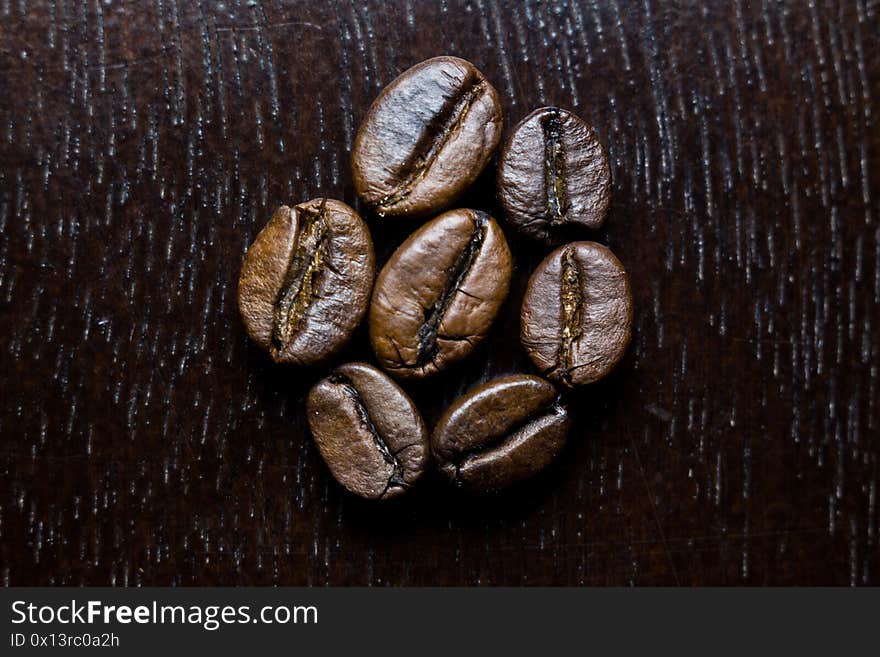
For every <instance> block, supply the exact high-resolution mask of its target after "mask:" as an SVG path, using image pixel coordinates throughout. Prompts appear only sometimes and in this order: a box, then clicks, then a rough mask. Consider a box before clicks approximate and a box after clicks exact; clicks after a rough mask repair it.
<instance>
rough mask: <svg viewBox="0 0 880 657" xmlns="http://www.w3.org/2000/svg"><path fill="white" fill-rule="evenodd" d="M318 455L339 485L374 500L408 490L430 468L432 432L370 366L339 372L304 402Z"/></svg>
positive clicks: (404, 398)
mask: <svg viewBox="0 0 880 657" xmlns="http://www.w3.org/2000/svg"><path fill="white" fill-rule="evenodd" d="M306 412H307V414H308V418H309V428H310V429H311V431H312V436H313V437H314V439H315V443H316V444H317V445H318V450H319V451H320V452H321V456H322V457H324V461H325V462H326V463H327V466H328V467H329V468H330V472H332V473H333V476H334V477H335V478H336V481H338V482H339V483H340V484H342V485H343V486H345V488H347V489H348V490H349V491H351V492H352V493H354V494H355V495H360V496H361V497H366V498H367V499H371V500H378V499H389V498H391V497H396V496H397V495H400V494H401V493H403V492H404V491H406V490H407V489H409V488H410V487H411V486H412V485H413V484H414V483H415V482H416V480H417V479H418V478H419V477H420V476H421V475H422V473H423V472H424V470H425V466H426V464H427V462H428V432H427V429H425V423H424V422H423V421H422V416H421V415H419V412H418V410H417V409H416V407H415V405H414V404H413V403H412V401H411V400H410V398H409V397H407V395H406V393H405V392H404V391H403V390H401V389H400V386H398V385H397V384H396V383H394V381H392V380H391V379H390V378H388V376H387V375H386V374H383V373H382V372H380V371H379V370H377V369H376V368H375V367H373V366H372V365H367V364H366V363H350V364H348V365H342V366H340V367H337V368H336V369H335V370H333V372H332V373H331V374H330V376H329V377H327V378H326V379H324V380H323V381H320V382H318V383H317V384H315V386H314V387H313V388H312V389H311V391H310V392H309V397H308V400H307V401H306Z"/></svg>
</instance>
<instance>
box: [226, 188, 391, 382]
mask: <svg viewBox="0 0 880 657" xmlns="http://www.w3.org/2000/svg"><path fill="white" fill-rule="evenodd" d="M375 267H376V259H375V255H374V253H373V241H372V239H370V231H369V230H368V229H367V225H366V224H365V223H364V222H363V220H362V219H361V218H360V217H359V216H358V215H357V213H356V212H355V211H354V210H352V209H351V208H350V207H348V206H347V205H346V204H345V203H341V202H339V201H333V200H330V199H322V198H318V199H314V200H311V201H308V202H306V203H301V204H300V205H297V206H296V207H294V208H289V207H287V206H282V207H280V208H278V210H277V211H276V212H275V214H274V215H272V218H271V219H270V220H269V223H268V224H267V225H266V227H265V228H264V229H263V230H262V231H260V234H259V235H257V239H256V240H255V241H254V243H253V244H252V245H251V247H250V249H248V252H247V255H246V256H245V259H244V264H243V265H242V267H241V277H240V278H239V281H238V309H239V311H240V312H241V317H242V319H243V320H244V325H245V328H246V329H247V332H248V335H249V336H250V337H251V339H252V340H253V341H254V342H256V343H257V344H258V345H259V346H260V347H262V348H263V349H264V350H265V351H266V352H268V353H269V355H270V356H271V357H272V359H273V360H274V361H275V362H278V363H294V364H298V365H309V364H312V363H316V362H318V361H321V360H324V359H325V358H327V357H328V356H330V355H331V354H333V353H334V352H336V351H338V350H339V349H340V348H341V347H342V346H343V345H344V344H345V343H346V342H347V341H348V339H349V338H350V337H351V334H352V333H353V332H354V330H355V328H356V327H357V325H358V324H360V322H361V319H362V318H363V316H364V313H365V312H366V309H367V304H368V302H369V298H370V290H371V289H372V286H373V276H374V274H375Z"/></svg>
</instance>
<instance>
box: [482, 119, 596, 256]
mask: <svg viewBox="0 0 880 657" xmlns="http://www.w3.org/2000/svg"><path fill="white" fill-rule="evenodd" d="M498 197H499V200H500V201H501V204H502V205H503V206H504V211H505V213H506V216H507V219H508V220H509V221H510V222H511V223H512V224H513V225H514V226H515V227H516V228H517V229H518V230H519V231H521V232H522V233H524V234H525V235H528V236H530V237H533V238H536V239H540V240H544V241H548V240H552V239H553V238H554V237H555V234H556V233H558V231H559V230H560V229H561V228H563V227H564V226H568V225H572V224H579V225H582V226H585V227H587V228H599V227H600V226H601V225H602V222H603V221H605V214H606V213H607V211H608V204H609V202H610V199H611V169H610V168H609V166H608V157H607V155H606V154H605V149H604V148H603V147H602V144H601V143H600V142H599V138H598V137H597V136H596V131H595V130H594V129H593V128H592V127H591V126H589V125H587V124H586V123H584V122H583V121H581V120H580V119H579V118H578V117H576V116H575V115H574V114H572V113H571V112H567V111H565V110H563V109H559V108H558V107H543V108H541V109H539V110H535V111H534V112H532V113H531V114H529V115H528V116H527V117H526V118H524V119H523V120H522V121H521V122H520V123H519V124H518V125H517V126H516V127H515V128H514V129H513V132H512V134H511V135H510V138H509V139H508V140H507V143H506V144H505V145H504V148H503V149H502V152H501V158H500V160H499V163H498Z"/></svg>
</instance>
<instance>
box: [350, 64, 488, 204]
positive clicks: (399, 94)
mask: <svg viewBox="0 0 880 657" xmlns="http://www.w3.org/2000/svg"><path fill="white" fill-rule="evenodd" d="M501 129H502V112H501V101H500V100H499V98H498V92H497V91H495V88H494V87H493V86H492V85H491V84H489V82H487V81H486V79H485V78H484V77H483V74H482V73H480V72H479V71H478V70H477V69H476V68H474V66H473V64H471V63H470V62H466V61H465V60H463V59H459V58H457V57H435V58H434V59H429V60H427V61H424V62H422V63H421V64H417V65H415V66H413V67H412V68H410V69H409V70H407V71H405V72H404V73H403V74H402V75H400V77H398V78H397V79H396V80H394V81H393V82H392V83H391V84H390V85H389V86H388V87H387V88H386V89H385V90H384V91H383V92H382V93H381V94H380V95H379V97H378V98H377V99H376V101H375V102H374V103H373V105H372V107H370V110H369V112H368V113H367V116H366V118H365V119H364V122H363V124H362V125H361V128H360V130H359V131H358V134H357V138H356V139H355V142H354V149H353V150H352V154H351V167H352V176H353V179H354V186H355V189H356V190H357V193H358V195H359V196H360V197H361V198H362V199H363V200H364V201H365V202H366V204H367V205H368V206H369V207H370V208H371V209H373V210H374V211H375V212H376V213H378V214H379V215H393V216H396V215H422V216H423V215H426V214H430V213H431V212H436V211H437V210H440V209H442V208H443V207H446V206H448V205H449V204H450V203H452V201H454V200H455V199H456V198H458V196H460V195H461V193H462V192H464V190H465V189H466V188H467V187H468V186H470V184H471V183H472V182H474V180H476V178H477V176H478V175H479V174H480V172H481V171H482V170H483V168H484V167H485V166H486V163H487V162H488V161H489V158H490V157H491V155H492V152H493V151H494V150H495V148H496V147H497V146H498V142H499V141H500V139H501Z"/></svg>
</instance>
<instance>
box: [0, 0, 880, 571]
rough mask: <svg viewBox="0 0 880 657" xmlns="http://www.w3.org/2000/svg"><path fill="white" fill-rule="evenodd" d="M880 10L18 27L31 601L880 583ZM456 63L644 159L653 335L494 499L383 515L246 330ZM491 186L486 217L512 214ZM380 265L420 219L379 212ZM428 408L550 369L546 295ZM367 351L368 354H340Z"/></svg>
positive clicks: (1, 259) (10, 500) (271, 7)
mask: <svg viewBox="0 0 880 657" xmlns="http://www.w3.org/2000/svg"><path fill="white" fill-rule="evenodd" d="M878 14H880V7H878V3H877V2H875V1H873V0H840V1H839V2H831V1H824V0H804V1H803V2H802V1H800V0H797V1H796V0H790V1H788V2H783V1H780V0H756V1H755V2H745V1H742V0H734V1H731V2H724V1H722V0H719V1H717V2H709V1H703V2H697V1H692V2H677V3H669V2H660V1H658V0H577V1H575V2H556V1H553V2H539V1H536V0H530V1H528V2H524V3H518V2H512V1H511V2H502V1H501V0H473V1H472V2H457V1H452V0H448V1H445V2H439V3H435V2H426V1H416V0H411V1H409V2H384V1H382V0H369V1H366V2H364V1H362V0H353V1H343V0H338V1H334V2H256V1H252V2H244V1H242V0H229V1H227V2H222V3H221V2H207V1H206V0H198V1H194V2H183V1H182V0H154V1H153V2H144V3H121V2H117V1H115V0H113V1H111V0H81V1H74V0H14V1H13V0H4V1H2V2H0V85H2V86H0V92H2V95H0V228H2V238H0V304H2V313H0V336H2V344H0V371H2V373H3V375H2V376H3V390H2V395H0V471H2V483H0V581H2V582H3V583H4V584H7V585H9V584H38V583H39V584H74V585H79V584H114V585H151V584H291V585H296V584H310V585H325V584H369V585H388V584H393V585H396V584H404V585H416V584H482V585H495V584H843V585H861V584H878V583H880V573H878V571H880V546H878V540H880V536H878V520H880V517H878V516H880V514H878V505H877V497H878V490H877V489H878V459H880V437H878V434H880V371H878V368H880V353H878V351H880V347H878V332H880V221H878V217H880V202H878V197H880V184H878V183H880V179H878V171H880V127H878V118H877V115H876V112H877V111H878V108H877V100H876V96H877V94H878V91H880V58H878V56H877V53H878V52H880V16H878ZM440 53H449V54H455V55H459V56H462V57H465V58H467V59H469V60H471V61H473V62H475V63H476V64H477V66H478V67H479V68H481V70H482V71H483V72H484V73H485V74H486V76H487V77H488V78H489V79H490V80H491V81H493V83H494V84H495V85H496V86H497V88H498V90H499V92H500V94H501V96H502V98H503V101H504V106H505V109H506V112H507V117H506V123H507V129H508V130H509V128H510V126H511V125H512V124H513V123H515V122H516V121H518V120H519V119H520V118H522V117H523V116H525V115H526V114H527V113H528V112H529V111H531V110H532V109H533V108H535V107H537V106H540V105H543V104H558V105H561V106H563V107H567V108H570V109H572V110H573V111H575V112H576V113H578V114H580V115H582V116H584V117H585V118H587V119H589V120H591V121H592V122H593V123H594V124H595V125H596V127H597V130H598V132H599V134H600V135H601V137H602V139H603V141H604V142H605V143H606V144H607V146H608V149H609V152H610V157H611V163H612V169H613V181H614V183H613V201H612V209H611V213H610V216H609V219H608V221H607V224H606V228H605V229H603V230H602V231H601V232H600V233H599V234H598V235H596V236H595V237H596V239H598V240H600V241H602V242H603V243H606V244H608V245H609V246H610V247H611V248H612V250H614V252H615V253H616V254H617V255H618V256H619V257H620V259H621V260H622V261H623V263H624V264H625V265H626V267H627V268H628V271H629V273H630V276H631V280H632V284H633V287H634V291H635V299H636V325H635V334H634V340H633V345H632V347H631V348H630V351H629V353H628V356H627V357H626V359H625V360H624V362H623V364H622V365H621V366H620V367H619V369H618V370H617V371H616V373H615V374H614V375H612V376H611V377H610V378H609V379H607V380H606V381H604V382H602V383H600V384H597V385H595V386H592V387H589V388H587V389H585V390H583V391H581V392H580V393H578V394H577V396H576V399H575V401H574V405H575V407H576V412H577V414H576V424H575V431H574V435H573V436H572V440H571V442H570V444H569V446H568V447H567V448H566V450H565V452H564V453H563V456H562V458H561V459H560V461H559V462H558V463H557V464H556V465H555V466H554V467H552V468H551V469H550V471H549V472H546V473H545V474H543V475H542V476H541V477H539V478H538V479H537V480H535V481H533V482H531V483H529V484H527V485H524V486H523V487H521V488H519V489H517V490H514V491H511V492H510V493H508V494H506V495H502V496H499V497H497V498H488V499H483V498H477V499H474V498H468V497H462V496H458V495H453V494H451V493H449V491H448V490H446V489H445V488H444V487H443V486H442V485H441V482H440V481H438V480H436V479H435V480H431V481H428V482H426V483H425V485H424V486H422V487H421V488H420V489H418V490H417V491H415V492H414V493H413V494H412V495H410V496H408V497H405V498H404V499H401V500H400V501H399V502H392V503H389V504H384V505H375V504H367V503H363V502H361V501H359V500H357V499H355V498H353V497H352V496H350V495H348V494H346V493H345V492H344V491H343V490H342V489H341V488H340V487H339V486H337V485H336V484H335V483H334V482H333V481H332V479H331V477H330V475H329V473H328V470H327V469H326V467H325V466H324V465H323V463H322V462H321V460H320V457H319V455H318V453H317V450H316V449H315V447H314V445H313V444H312V442H311V440H310V438H309V436H308V431H307V428H306V425H305V422H304V416H303V404H304V396H305V393H306V392H307V390H308V388H309V387H310V385H311V383H313V382H314V381H315V380H317V378H319V377H320V376H321V375H322V373H323V372H324V371H325V370H324V369H320V368H319V369H316V370H314V371H309V370H285V369H281V368H278V367H274V366H272V365H271V364H270V363H269V362H268V361H267V359H266V358H265V357H263V356H261V355H260V353H259V351H258V350H257V349H256V347H254V346H253V345H252V344H250V343H249V342H248V340H247V339H246V336H245V333H244V330H243V328H242V325H241V323H240V321H239V319H238V316H237V312H236V307H235V295H234V290H235V282H236V278H237V275H238V271H239V267H240V265H241V261H242V257H243V254H244V251H245V249H246V247H247V246H248V244H250V242H251V241H252V240H253V238H254V236H255V235H256V233H257V232H258V231H259V229H260V228H261V227H262V226H263V225H264V223H265V222H266V221H267V220H268V218H269V216H270V215H271V213H272V211H273V209H274V208H275V207H277V206H278V205H279V204H281V203H296V202H299V201H302V200H304V199H308V198H310V197H314V196H318V195H327V196H331V197H337V198H340V199H343V200H345V201H347V202H350V203H354V202H355V198H354V194H353V192H352V187H351V180H350V175H349V170H348V164H347V161H348V160H347V158H348V153H349V151H350V148H351V145H352V141H353V138H354V134H355V132H356V130H357V126H358V123H359V121H360V119H361V118H362V117H363V116H364V114H365V112H366V110H367V108H368V107H369V104H370V102H371V101H372V100H373V98H374V97H375V96H376V94H377V93H378V91H379V90H380V89H381V88H382V86H383V85H385V84H387V83H388V82H389V81H391V80H392V79H393V78H394V77H395V76H396V75H397V74H398V73H399V72H401V71H402V70H404V69H405V68H407V67H408V66H410V65H412V64H413V63H415V62H417V61H419V60H422V59H425V58H427V57H430V56H433V55H436V54H440ZM492 198H493V187H492V179H491V174H487V175H485V176H483V178H482V179H481V181H480V182H479V183H478V185H477V187H476V188H475V189H474V191H473V193H472V194H471V195H470V196H469V198H468V199H467V200H466V204H469V205H473V206H476V207H480V208H484V209H488V210H490V211H492V212H493V213H494V214H496V215H497V214H498V209H497V207H496V205H495V203H494V202H493V201H492ZM370 224H371V228H372V230H373V234H374V237H375V240H376V243H377V247H378V255H379V258H380V262H382V261H384V259H385V258H387V256H388V254H389V253H390V251H391V250H392V249H393V248H394V247H395V246H396V245H397V244H399V243H400V242H401V241H402V240H403V238H404V237H405V235H406V234H407V232H408V231H409V230H411V229H412V228H413V225H412V224H409V225H408V224H406V223H405V222H404V223H399V222H383V221H381V220H377V219H375V218H371V219H370ZM508 234H509V236H510V241H511V246H512V249H513V250H514V255H515V258H516V271H515V284H514V286H513V290H512V296H511V299H510V300H509V301H508V303H507V304H506V305H505V307H504V309H503V310H502V314H501V317H500V319H499V321H498V322H497V324H496V326H495V328H494V330H493V333H492V339H490V340H489V344H488V345H487V346H485V347H483V348H481V349H480V350H479V351H478V352H477V354H476V355H475V356H474V357H473V358H471V359H470V360H469V361H467V363H466V364H465V365H464V366H462V367H459V368H457V369H455V370H453V371H451V372H449V373H448V374H447V375H444V376H443V377H440V378H437V379H435V380H433V381H431V382H429V383H426V384H423V385H415V386H408V389H409V390H411V391H412V393H413V395H414V397H415V398H416V400H417V401H418V403H419V404H420V406H421V408H422V409H423V411H424V413H425V416H426V420H427V421H428V422H429V423H433V422H434V421H436V419H437V418H438V417H439V415H440V413H441V412H442V410H443V408H444V407H445V406H446V405H447V404H448V403H449V402H450V401H451V400H452V399H454V398H455V397H456V396H457V395H458V394H460V393H461V392H462V391H464V390H465V389H467V388H468V387H470V386H472V385H474V384H476V383H478V382H481V381H484V380H486V379H488V378H490V377H492V376H494V375H497V374H501V373H509V372H514V371H518V370H522V371H531V367H530V364H529V361H528V358H527V357H526V356H525V354H524V353H523V351H522V349H521V348H520V347H519V345H518V341H517V335H518V325H517V315H518V305H519V301H520V299H521V297H522V294H523V290H524V286H525V282H526V280H527V278H528V275H529V273H530V272H531V271H532V269H533V268H534V267H535V265H536V264H537V263H538V262H539V261H540V260H541V258H542V257H543V255H545V253H546V251H545V250H543V249H539V248H537V247H535V246H534V245H531V244H527V243H525V242H523V241H522V240H519V239H517V238H516V237H515V236H514V235H512V234H511V233H510V231H508ZM368 355H369V348H368V343H367V340H366V336H365V332H364V331H361V332H360V333H359V334H358V336H357V338H356V340H355V341H354V343H353V344H352V345H351V346H350V348H348V349H347V350H346V352H345V354H343V355H342V356H340V358H339V359H338V360H339V361H341V360H345V359H350V358H364V357H367V356H368Z"/></svg>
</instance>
